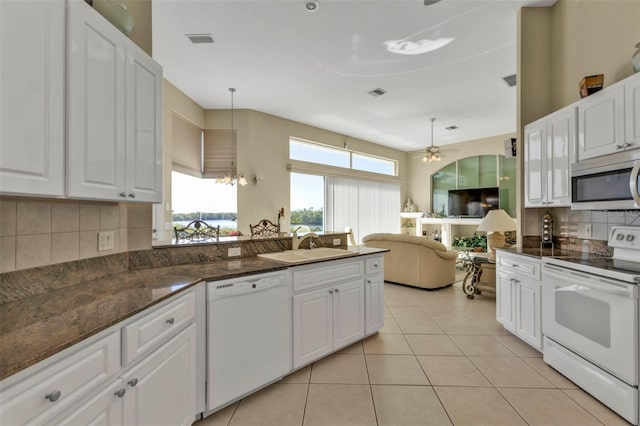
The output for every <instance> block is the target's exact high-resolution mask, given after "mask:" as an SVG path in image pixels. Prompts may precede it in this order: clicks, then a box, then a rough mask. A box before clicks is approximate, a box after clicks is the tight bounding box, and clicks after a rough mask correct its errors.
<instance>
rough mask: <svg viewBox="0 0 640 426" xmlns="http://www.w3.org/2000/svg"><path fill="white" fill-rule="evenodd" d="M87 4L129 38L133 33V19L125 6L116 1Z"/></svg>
mask: <svg viewBox="0 0 640 426" xmlns="http://www.w3.org/2000/svg"><path fill="white" fill-rule="evenodd" d="M85 1H86V0H85ZM87 3H89V5H90V6H93V8H94V9H95V10H96V11H97V12H98V13H99V14H100V15H102V16H104V18H105V19H106V20H107V21H109V22H111V23H112V24H113V26H114V27H116V28H117V29H118V30H120V31H121V32H122V33H123V34H124V35H126V36H127V37H128V36H129V34H131V32H132V31H133V27H134V23H133V17H132V16H131V15H130V14H129V11H128V10H127V6H125V5H124V4H122V3H120V2H118V1H114V0H91V1H87Z"/></svg>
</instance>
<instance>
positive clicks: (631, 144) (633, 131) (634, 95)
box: [624, 73, 640, 149]
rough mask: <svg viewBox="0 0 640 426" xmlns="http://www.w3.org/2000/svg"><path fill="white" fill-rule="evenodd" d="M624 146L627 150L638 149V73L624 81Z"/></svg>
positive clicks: (639, 92) (639, 89)
mask: <svg viewBox="0 0 640 426" xmlns="http://www.w3.org/2000/svg"><path fill="white" fill-rule="evenodd" d="M624 100H625V128H626V132H625V144H628V145H627V146H626V148H627V149H637V148H640V73H636V74H634V75H633V76H632V77H629V78H628V79H627V80H625V85H624Z"/></svg>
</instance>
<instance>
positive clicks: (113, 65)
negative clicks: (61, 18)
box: [67, 1, 127, 200]
mask: <svg viewBox="0 0 640 426" xmlns="http://www.w3.org/2000/svg"><path fill="white" fill-rule="evenodd" d="M68 13H69V19H68V22H67V25H68V30H67V31H68V37H69V38H68V55H69V60H68V64H69V68H68V70H67V74H68V76H69V77H68V82H69V87H68V117H67V119H68V123H69V124H68V132H69V138H68V150H67V154H68V159H69V162H68V171H67V172H68V177H67V194H68V195H69V196H71V197H81V198H97V199H113V200H117V199H124V198H126V195H127V194H126V191H125V117H126V112H125V107H126V102H125V93H126V91H125V54H126V44H125V40H124V38H123V36H122V34H121V33H120V32H119V31H118V30H117V29H116V28H115V27H114V26H113V25H111V24H110V23H109V22H108V21H107V20H106V19H104V18H102V17H101V16H99V15H98V14H97V12H96V11H94V10H93V9H92V8H91V7H89V6H88V5H86V4H84V2H79V1H70V2H69V5H68Z"/></svg>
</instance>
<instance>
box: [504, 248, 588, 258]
mask: <svg viewBox="0 0 640 426" xmlns="http://www.w3.org/2000/svg"><path fill="white" fill-rule="evenodd" d="M496 250H501V251H505V252H507V253H514V254H522V255H525V256H530V257H535V258H537V259H542V258H543V257H549V256H551V257H584V256H585V255H588V254H586V253H582V252H579V251H570V250H563V249H551V248H543V249H541V248H540V247H520V248H517V247H509V248H497V249H496Z"/></svg>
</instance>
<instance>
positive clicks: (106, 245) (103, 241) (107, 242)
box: [98, 231, 115, 251]
mask: <svg viewBox="0 0 640 426" xmlns="http://www.w3.org/2000/svg"><path fill="white" fill-rule="evenodd" d="M114 240H115V233H114V232H113V231H104V232H98V251H105V250H113V247H114Z"/></svg>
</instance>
